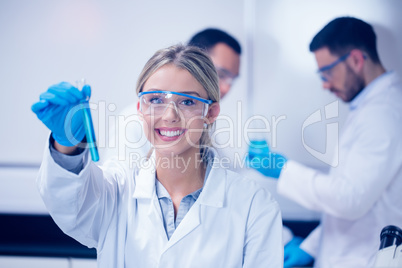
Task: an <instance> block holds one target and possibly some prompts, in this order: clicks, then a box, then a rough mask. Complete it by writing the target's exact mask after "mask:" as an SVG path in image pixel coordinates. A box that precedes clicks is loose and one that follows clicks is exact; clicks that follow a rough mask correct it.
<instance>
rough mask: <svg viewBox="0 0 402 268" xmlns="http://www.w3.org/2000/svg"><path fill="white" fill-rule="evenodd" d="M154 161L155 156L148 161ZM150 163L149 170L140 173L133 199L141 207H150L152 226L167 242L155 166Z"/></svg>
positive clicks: (144, 169) (149, 215)
mask: <svg viewBox="0 0 402 268" xmlns="http://www.w3.org/2000/svg"><path fill="white" fill-rule="evenodd" d="M154 159H155V158H154V155H153V156H151V158H150V159H149V160H148V161H154ZM150 163H151V164H150V165H148V167H147V168H143V169H141V170H140V171H139V174H138V176H137V179H136V185H135V190H134V193H133V198H136V199H137V202H138V205H139V206H146V207H148V212H147V215H148V218H149V220H150V222H151V224H152V225H153V226H154V230H155V231H156V232H157V233H158V236H159V237H161V238H162V239H163V241H165V242H167V235H166V231H165V228H164V226H163V218H162V211H161V207H160V204H159V200H158V197H157V195H156V189H155V179H156V176H155V174H156V171H155V165H154V164H152V162H150ZM153 163H155V162H153Z"/></svg>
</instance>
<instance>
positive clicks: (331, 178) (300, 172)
mask: <svg viewBox="0 0 402 268" xmlns="http://www.w3.org/2000/svg"><path fill="white" fill-rule="evenodd" d="M310 51H311V52H313V53H314V55H315V59H316V61H317V64H318V68H319V70H318V73H319V74H320V77H321V79H322V82H323V87H324V88H325V89H328V90H329V91H331V92H332V93H334V94H335V95H336V96H337V97H338V98H340V99H341V100H343V101H344V102H346V103H348V104H349V108H350V112H349V115H348V118H347V120H346V122H345V127H344V129H343V130H342V133H341V136H340V140H339V147H338V149H339V158H338V160H339V164H338V165H337V166H336V167H334V168H332V169H331V170H330V172H329V173H328V174H324V173H321V172H319V171H317V170H315V169H312V168H308V167H306V166H304V165H302V164H299V163H297V162H295V161H292V160H290V159H286V158H285V157H284V156H282V155H280V154H278V153H269V154H265V155H257V157H256V158H255V159H254V162H253V163H252V164H251V166H253V167H254V168H255V169H257V170H258V171H260V172H261V173H263V174H264V175H266V176H270V177H276V178H278V186H277V189H278V193H280V194H282V195H284V196H286V197H288V198H290V199H292V200H294V201H296V202H298V203H299V204H301V205H303V206H304V207H306V208H308V209H311V210H316V211H320V212H322V213H323V217H322V220H321V224H320V225H319V226H318V227H317V228H316V229H315V230H314V231H313V232H312V233H311V234H310V235H309V236H308V237H307V238H306V239H305V240H304V242H303V243H301V244H300V247H299V248H297V249H295V250H292V251H291V252H288V253H289V255H288V256H285V267H292V266H300V265H304V264H306V263H308V262H310V261H311V259H312V257H313V258H314V259H315V266H316V267H321V268H325V267H342V268H344V267H353V268H354V267H372V266H373V264H374V260H375V254H376V252H377V250H378V248H379V245H380V232H381V230H382V228H383V227H385V226H387V225H396V226H401V224H402V194H401V193H402V153H401V152H402V134H401V133H402V105H401V103H402V86H401V81H400V79H399V77H398V75H397V74H396V73H395V72H392V71H386V69H385V68H384V67H383V65H382V64H381V61H380V59H379V56H378V54H377V49H376V35H375V33H374V30H373V28H372V26H371V25H369V24H367V23H366V22H364V21H362V20H359V19H356V18H352V17H341V18H337V19H334V20H333V21H331V22H330V23H328V24H327V25H326V26H325V27H324V28H323V29H322V30H321V31H320V32H319V33H318V34H317V35H316V36H315V37H314V38H313V40H312V42H311V44H310ZM250 151H252V148H251V149H250ZM264 160H265V161H267V160H270V161H271V162H270V163H279V164H280V165H276V166H272V165H271V166H267V165H263V162H264ZM283 163H285V165H283ZM282 166H283V167H282ZM285 252H286V250H285ZM287 258H288V259H289V260H291V263H290V262H289V261H288V262H287V260H286V259H287Z"/></svg>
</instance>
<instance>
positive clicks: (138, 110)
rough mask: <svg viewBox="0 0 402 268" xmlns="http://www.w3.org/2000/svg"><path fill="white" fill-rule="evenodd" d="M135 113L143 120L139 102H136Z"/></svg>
mask: <svg viewBox="0 0 402 268" xmlns="http://www.w3.org/2000/svg"><path fill="white" fill-rule="evenodd" d="M137 114H138V117H139V118H140V120H141V121H143V120H144V117H143V115H142V113H141V111H140V102H137Z"/></svg>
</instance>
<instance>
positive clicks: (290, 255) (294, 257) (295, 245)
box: [283, 236, 314, 268]
mask: <svg viewBox="0 0 402 268" xmlns="http://www.w3.org/2000/svg"><path fill="white" fill-rule="evenodd" d="M302 242H303V238H301V237H299V236H295V237H294V238H293V239H292V240H291V241H290V242H289V243H287V244H286V245H285V261H284V265H283V267H284V268H290V267H299V266H304V265H307V264H310V263H311V262H312V261H313V260H314V258H313V257H312V256H310V254H308V253H307V252H305V251H304V250H302V249H301V248H300V244H301V243H302Z"/></svg>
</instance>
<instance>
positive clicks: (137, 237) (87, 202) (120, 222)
mask: <svg viewBox="0 0 402 268" xmlns="http://www.w3.org/2000/svg"><path fill="white" fill-rule="evenodd" d="M85 154H86V155H85V157H84V169H83V170H82V171H81V172H80V173H79V174H78V175H76V174H74V173H71V172H68V171H67V170H65V169H63V168H61V167H60V166H59V165H58V164H57V163H55V162H54V160H53V158H52V157H51V155H50V153H49V149H48V148H47V149H46V150H45V154H44V159H43V162H42V166H41V169H40V174H39V176H38V180H37V184H38V187H39V191H40V194H41V196H42V198H43V200H44V202H45V205H46V207H47V209H48V210H49V213H50V215H51V216H52V218H53V219H54V220H55V222H56V223H57V225H58V226H59V227H60V228H61V229H62V230H63V232H65V233H66V234H68V235H70V236H72V237H73V238H75V239H76V240H78V241H79V242H81V243H82V244H84V245H86V246H88V247H95V248H96V249H97V254H98V267H105V268H110V267H117V268H119V267H163V268H167V267H252V268H254V267H283V245H282V221H281V214H280V210H279V206H278V204H277V202H276V201H275V200H273V199H272V197H271V195H270V193H269V192H267V191H266V190H265V189H263V188H262V187H261V186H259V185H258V184H257V183H255V182H253V181H251V180H249V179H246V178H243V177H241V176H240V175H238V174H236V173H234V172H231V171H229V170H226V169H222V168H220V167H219V165H218V164H217V165H215V163H214V166H213V167H212V168H211V171H210V173H209V176H208V178H207V179H206V183H205V185H204V188H203V191H202V192H201V194H200V196H199V197H198V199H197V201H196V202H195V203H194V205H193V206H192V207H191V209H190V210H189V211H188V213H187V214H186V216H185V217H184V219H183V220H182V222H181V223H180V225H179V226H178V227H177V229H176V230H175V232H174V233H173V235H172V237H171V239H170V240H168V239H167V235H166V232H165V229H164V226H163V220H162V215H161V209H160V205H159V202H158V198H157V196H156V192H155V167H154V165H153V164H150V165H148V166H147V167H144V168H142V169H141V170H140V171H139V172H133V171H132V170H131V171H130V170H127V169H124V168H122V166H120V165H119V164H118V163H117V162H112V161H110V162H109V163H108V165H107V166H105V167H102V168H100V167H98V166H97V165H96V164H94V163H93V162H92V161H88V154H87V153H85ZM150 163H152V162H150Z"/></svg>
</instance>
